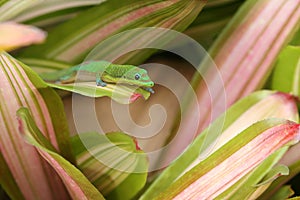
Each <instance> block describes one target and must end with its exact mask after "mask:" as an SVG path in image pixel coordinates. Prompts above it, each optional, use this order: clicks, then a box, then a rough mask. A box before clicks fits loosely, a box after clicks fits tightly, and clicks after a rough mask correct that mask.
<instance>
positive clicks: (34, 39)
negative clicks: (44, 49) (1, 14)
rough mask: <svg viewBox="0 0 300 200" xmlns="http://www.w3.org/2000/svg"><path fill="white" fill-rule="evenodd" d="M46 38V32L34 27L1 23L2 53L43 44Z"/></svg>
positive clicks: (0, 43) (0, 39)
mask: <svg viewBox="0 0 300 200" xmlns="http://www.w3.org/2000/svg"><path fill="white" fill-rule="evenodd" d="M46 36H47V34H46V32H44V31H42V30H40V29H38V28H36V27H33V26H28V25H22V24H17V23H14V22H4V23H0V51H3V50H6V51H10V50H14V49H16V48H18V47H22V46H27V45H30V44H38V43H42V42H43V41H44V40H45V38H46Z"/></svg>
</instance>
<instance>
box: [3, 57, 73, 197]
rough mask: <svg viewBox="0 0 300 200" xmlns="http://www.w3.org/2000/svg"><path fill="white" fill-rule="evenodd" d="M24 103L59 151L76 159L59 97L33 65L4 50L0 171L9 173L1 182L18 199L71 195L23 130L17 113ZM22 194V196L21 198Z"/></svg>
mask: <svg viewBox="0 0 300 200" xmlns="http://www.w3.org/2000/svg"><path fill="white" fill-rule="evenodd" d="M24 106H26V107H28V108H29V109H30V112H31V114H32V115H33V117H34V120H35V123H36V124H37V125H38V127H39V129H40V130H42V132H43V134H45V137H47V138H48V139H49V140H50V142H51V144H52V145H53V146H54V147H55V149H56V151H58V152H59V153H61V154H62V155H63V156H64V157H65V158H67V159H68V160H70V161H71V162H72V161H74V158H73V154H72V152H71V146H70V142H69V132H68V127H67V123H66V118H65V115H64V112H63V105H62V102H61V100H60V98H59V96H58V95H57V94H56V93H55V91H54V90H53V89H51V88H50V87H47V85H46V84H45V82H43V81H42V80H41V79H40V78H39V76H38V75H37V74H35V73H34V72H33V71H32V70H31V69H30V68H28V67H27V66H25V65H23V64H22V63H20V62H18V61H17V60H15V59H14V58H12V57H10V56H9V55H8V54H6V53H3V52H2V53H1V54H0V112H1V115H0V127H1V134H0V146H1V157H3V159H1V163H2V164H1V166H2V168H0V170H1V171H0V174H5V175H3V176H0V183H1V185H2V187H3V188H4V189H5V190H6V191H9V192H8V194H9V195H11V197H15V196H16V197H18V198H17V199H22V198H24V199H35V198H37V199H53V198H59V197H60V198H68V194H67V191H66V190H65V188H64V186H63V184H62V182H61V180H60V179H59V177H58V176H57V174H56V172H55V171H54V170H53V169H51V167H50V166H49V165H48V163H47V162H45V161H43V160H42V159H41V158H40V156H39V154H38V153H37V152H36V150H35V148H33V147H32V146H31V145H29V144H27V143H26V142H25V141H24V138H23V137H22V136H21V135H20V133H19V129H18V123H17V119H16V112H17V110H18V109H19V108H21V107H24ZM53 108H55V109H53ZM2 170H3V171H2ZM9 174H11V175H9ZM11 178H12V179H13V180H11ZM15 180H17V181H15ZM40 191H43V192H42V193H41V192H40ZM54 191H55V192H54ZM20 194H21V195H22V198H19V196H20Z"/></svg>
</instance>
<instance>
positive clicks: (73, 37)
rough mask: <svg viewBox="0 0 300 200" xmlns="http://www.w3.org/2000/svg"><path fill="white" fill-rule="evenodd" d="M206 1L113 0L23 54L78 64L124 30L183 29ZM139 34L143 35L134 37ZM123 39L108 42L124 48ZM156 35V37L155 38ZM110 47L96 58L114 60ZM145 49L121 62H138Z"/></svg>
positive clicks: (56, 31) (74, 20) (114, 46)
mask: <svg viewBox="0 0 300 200" xmlns="http://www.w3.org/2000/svg"><path fill="white" fill-rule="evenodd" d="M204 4H205V0H182V1H179V0H168V1H165V0H147V1H142V0H134V1H133V0H126V1H118V0H110V1H107V2H105V3H103V4H101V5H100V6H97V7H94V8H91V9H89V10H87V11H85V12H83V13H81V14H80V15H78V16H77V17H76V18H74V19H72V20H70V21H68V22H66V23H64V24H62V25H61V26H58V27H56V28H55V29H53V30H52V31H50V32H49V38H48V40H47V42H46V43H45V44H43V45H40V46H36V47H31V48H28V49H27V50H25V52H24V53H23V54H22V55H21V56H22V57H33V56H34V57H40V58H47V59H52V60H58V61H65V62H69V63H71V64H77V63H79V62H81V61H82V60H83V58H84V57H85V56H86V55H87V54H88V53H89V52H90V50H91V49H92V48H94V47H95V45H97V44H98V43H99V42H100V41H103V40H105V39H106V38H108V37H110V36H112V35H114V34H117V33H120V32H122V31H124V30H130V29H133V28H139V27H153V26H155V27H163V28H170V29H175V30H178V31H183V30H184V29H185V28H186V27H187V26H188V25H189V24H190V23H191V22H192V21H193V20H194V19H195V18H196V16H197V15H198V13H199V12H200V10H201V9H202V7H203V6H204ZM139 37H141V35H137V36H136V37H133V39H134V38H139ZM123 39H124V38H121V39H120V40H116V41H114V42H113V44H110V45H109V46H110V47H113V50H114V51H116V52H118V51H120V49H122V48H124V40H123ZM155 39H156V38H153V40H154V41H155ZM133 41H134V40H133ZM151 41H152V40H151ZM144 42H149V41H144ZM108 48H109V47H107V49H108ZM107 49H104V48H102V49H101V50H100V51H99V52H98V53H99V54H97V58H98V59H101V60H110V61H111V59H108V57H109V54H110V53H112V51H111V50H110V51H107ZM151 52H152V51H151ZM144 53H145V55H144V56H142V55H140V56H138V54H137V52H135V53H133V54H130V55H128V57H125V58H122V61H119V63H120V64H122V63H124V62H129V60H130V59H132V61H130V63H131V64H137V63H139V62H141V61H144V60H145V58H146V57H147V56H149V54H150V53H149V51H146V52H144ZM134 61H135V63H134Z"/></svg>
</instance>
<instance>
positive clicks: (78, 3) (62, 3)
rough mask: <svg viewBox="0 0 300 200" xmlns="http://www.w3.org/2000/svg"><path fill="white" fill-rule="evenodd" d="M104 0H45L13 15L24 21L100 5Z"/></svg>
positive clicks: (15, 19) (16, 19) (19, 20)
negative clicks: (72, 9)
mask: <svg viewBox="0 0 300 200" xmlns="http://www.w3.org/2000/svg"><path fill="white" fill-rule="evenodd" d="M104 1H105V0H43V1H40V2H38V3H35V4H33V5H32V6H30V7H29V8H27V9H25V10H24V11H22V12H21V13H19V14H18V15H17V16H15V17H13V20H14V21H17V22H24V21H28V20H30V19H34V18H36V17H39V16H43V15H46V14H49V13H53V12H57V11H60V10H65V9H69V8H75V7H83V6H90V5H98V4H100V3H102V2H104Z"/></svg>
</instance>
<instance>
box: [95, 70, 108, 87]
mask: <svg viewBox="0 0 300 200" xmlns="http://www.w3.org/2000/svg"><path fill="white" fill-rule="evenodd" d="M96 85H97V86H101V87H105V86H106V85H107V84H106V83H105V82H104V81H102V79H101V76H100V74H99V73H96Z"/></svg>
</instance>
